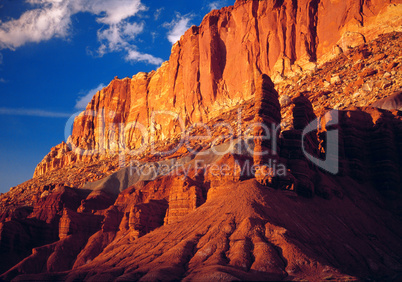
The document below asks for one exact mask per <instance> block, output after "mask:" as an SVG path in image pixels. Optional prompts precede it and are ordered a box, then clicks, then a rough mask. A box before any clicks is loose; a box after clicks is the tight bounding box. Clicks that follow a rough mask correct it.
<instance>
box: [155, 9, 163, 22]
mask: <svg viewBox="0 0 402 282" xmlns="http://www.w3.org/2000/svg"><path fill="white" fill-rule="evenodd" d="M163 10H164V8H159V9H156V10H155V12H154V20H155V21H157V20H158V19H159V17H160V15H161V14H162V11H163Z"/></svg>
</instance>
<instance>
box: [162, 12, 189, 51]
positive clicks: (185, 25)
mask: <svg viewBox="0 0 402 282" xmlns="http://www.w3.org/2000/svg"><path fill="white" fill-rule="evenodd" d="M192 18H193V16H192V15H191V14H187V15H184V16H181V15H180V14H179V13H177V14H176V18H175V19H173V20H172V21H171V22H170V23H164V24H163V26H164V27H165V28H168V29H169V31H168V33H167V38H168V40H169V42H170V43H172V44H174V43H176V42H177V41H178V40H179V39H180V37H181V36H182V35H183V34H184V33H185V32H186V30H187V29H189V27H190V20H191V19H192Z"/></svg>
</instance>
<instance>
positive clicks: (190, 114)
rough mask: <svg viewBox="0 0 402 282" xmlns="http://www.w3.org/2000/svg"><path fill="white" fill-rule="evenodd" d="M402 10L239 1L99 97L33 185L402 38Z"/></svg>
mask: <svg viewBox="0 0 402 282" xmlns="http://www.w3.org/2000/svg"><path fill="white" fill-rule="evenodd" d="M401 3H402V0H387V1H383V0H364V1H354V0H348V1H333V0H323V1H318V0H303V1H291V0H269V1H256V0H255V1H243V0H238V1H236V3H235V5H234V6H231V7H227V8H223V9H221V10H219V11H218V10H214V11H212V12H211V13H209V14H208V15H207V16H205V18H204V19H203V21H202V23H201V24H200V26H199V27H197V26H192V27H191V28H190V29H189V30H188V31H187V32H186V33H185V34H184V35H183V36H182V37H181V39H180V40H179V41H178V42H177V43H176V44H175V45H174V46H173V48H172V53H171V56H170V59H169V61H167V62H165V63H163V64H162V66H161V67H160V68H159V69H158V70H157V71H152V72H150V73H139V74H137V75H134V76H133V77H132V78H124V79H117V78H116V79H114V80H113V81H112V82H111V83H110V84H109V85H108V86H107V87H105V88H104V89H102V90H101V91H99V92H98V93H97V94H96V95H95V96H94V97H93V99H92V101H91V102H90V103H89V104H88V106H87V108H86V111H85V112H83V113H82V114H81V115H79V116H78V117H77V118H76V119H75V121H74V127H73V131H72V135H71V137H70V138H69V140H68V143H69V145H70V146H72V149H73V152H71V153H67V154H65V153H64V152H65V151H67V149H66V148H65V146H63V145H58V147H60V148H61V150H63V153H59V152H58V151H59V149H60V148H58V147H56V148H55V150H56V151H57V152H53V153H51V154H49V155H48V156H46V157H45V159H44V160H43V161H42V162H41V163H40V164H38V166H37V168H36V170H35V174H34V176H39V175H42V174H44V173H46V172H47V171H49V170H52V169H54V168H60V167H63V166H65V165H67V164H71V163H74V162H76V161H77V160H78V161H79V160H86V161H88V160H93V159H96V158H98V157H99V156H101V157H102V156H103V157H104V156H106V155H113V154H116V153H118V152H122V151H125V150H127V151H131V152H132V150H133V149H136V148H140V147H141V144H144V142H145V143H146V142H152V141H158V140H163V139H167V138H173V137H174V136H176V135H177V134H178V133H180V132H181V130H182V126H186V125H189V124H191V123H195V122H201V121H202V122H205V121H207V120H210V119H211V118H212V117H215V116H217V115H218V114H219V113H221V112H222V111H225V110H227V109H230V108H233V107H235V106H236V105H239V104H241V103H242V102H244V101H246V100H249V99H251V98H252V97H253V95H254V92H255V87H256V80H257V78H258V77H259V76H260V74H262V73H266V74H268V75H270V76H271V77H272V78H273V80H274V82H275V81H276V82H278V81H281V80H282V79H283V77H285V76H291V75H293V74H296V73H300V72H302V71H303V70H311V69H314V68H316V65H317V63H320V62H323V61H326V60H328V59H330V58H332V57H333V56H334V55H337V54H339V52H343V51H347V50H348V49H349V48H351V47H355V46H357V45H359V44H361V43H364V42H366V41H368V40H371V39H373V38H374V37H376V36H377V35H378V34H382V33H385V32H390V31H393V30H399V29H401V24H402V17H401V14H402V4H401ZM335 47H336V48H335ZM155 111H169V112H170V114H166V113H157V114H155ZM153 113H154V119H153V118H152V117H153V116H152V114H153ZM176 114H177V116H175V115H176Z"/></svg>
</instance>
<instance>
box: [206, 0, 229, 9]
mask: <svg viewBox="0 0 402 282" xmlns="http://www.w3.org/2000/svg"><path fill="white" fill-rule="evenodd" d="M225 6H228V3H227V0H218V1H214V2H211V3H209V4H208V8H209V9H210V11H212V10H218V9H220V8H222V7H225Z"/></svg>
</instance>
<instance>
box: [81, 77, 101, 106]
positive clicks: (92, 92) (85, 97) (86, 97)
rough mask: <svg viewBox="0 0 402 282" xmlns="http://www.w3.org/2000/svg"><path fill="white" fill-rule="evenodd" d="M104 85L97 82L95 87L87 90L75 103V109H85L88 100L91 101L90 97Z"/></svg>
mask: <svg viewBox="0 0 402 282" xmlns="http://www.w3.org/2000/svg"><path fill="white" fill-rule="evenodd" d="M104 87H105V85H104V84H103V83H101V84H99V85H98V86H97V87H96V88H94V89H91V90H89V91H88V92H87V93H86V94H83V95H84V96H81V97H80V98H79V99H78V100H77V103H76V104H75V108H76V109H85V108H86V107H87V105H88V103H89V102H91V100H92V97H93V96H94V95H95V94H96V92H98V91H100V90H101V89H103V88H104Z"/></svg>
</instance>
